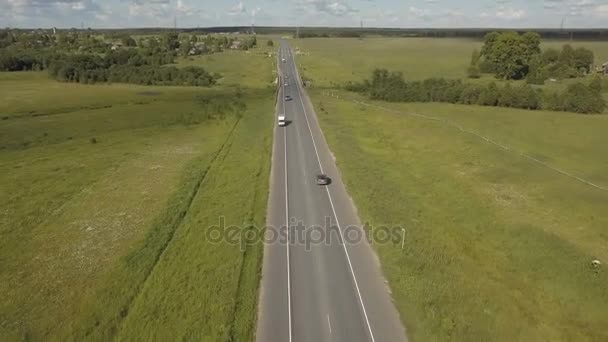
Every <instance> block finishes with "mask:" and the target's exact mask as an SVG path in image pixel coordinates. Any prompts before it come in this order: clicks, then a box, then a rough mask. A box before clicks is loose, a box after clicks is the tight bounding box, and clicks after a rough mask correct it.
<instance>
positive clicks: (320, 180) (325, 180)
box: [317, 174, 331, 185]
mask: <svg viewBox="0 0 608 342" xmlns="http://www.w3.org/2000/svg"><path fill="white" fill-rule="evenodd" d="M330 183H331V178H329V177H328V176H327V175H324V174H320V175H317V185H329V184H330Z"/></svg>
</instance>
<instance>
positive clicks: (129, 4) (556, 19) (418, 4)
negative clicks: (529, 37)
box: [0, 0, 608, 28]
mask: <svg viewBox="0 0 608 342" xmlns="http://www.w3.org/2000/svg"><path fill="white" fill-rule="evenodd" d="M174 18H177V24H178V26H179V27H197V26H200V27H206V26H233V25H250V24H251V23H255V24H256V25H260V26H262V25H269V26H296V25H297V26H359V25H360V22H361V21H363V25H364V26H368V27H370V26H374V27H454V28H458V27H515V28H516V27H559V26H560V24H561V22H562V20H565V26H567V27H576V28H585V27H601V28H607V27H608V0H528V1H525V0H462V1H459V0H415V1H414V0H241V1H239V0H215V1H209V0H202V1H200V0H199V1H194V0H104V1H102V0H0V27H6V26H10V27H53V26H55V27H80V25H81V23H84V25H85V26H86V27H93V28H102V27H149V26H155V27H159V26H161V27H172V26H173V22H174Z"/></svg>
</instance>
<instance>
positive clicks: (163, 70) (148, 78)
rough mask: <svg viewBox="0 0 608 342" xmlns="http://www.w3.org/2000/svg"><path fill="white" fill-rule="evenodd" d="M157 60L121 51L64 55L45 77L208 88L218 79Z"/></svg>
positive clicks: (78, 80) (217, 76)
mask: <svg viewBox="0 0 608 342" xmlns="http://www.w3.org/2000/svg"><path fill="white" fill-rule="evenodd" d="M159 58H160V57H159V56H144V55H142V54H140V53H139V52H137V51H136V50H122V51H118V52H112V53H109V54H107V55H105V56H98V55H66V56H63V58H61V59H56V60H54V61H52V62H51V63H50V65H49V67H48V72H49V75H50V76H51V77H52V78H54V79H56V80H58V81H63V82H78V83H84V84H89V83H100V82H118V83H134V84H143V85H189V86H211V85H213V84H215V83H216V81H217V79H218V78H219V75H217V74H212V73H209V72H207V71H206V70H205V69H203V68H199V67H186V68H176V67H173V66H162V65H163V64H165V63H163V60H159Z"/></svg>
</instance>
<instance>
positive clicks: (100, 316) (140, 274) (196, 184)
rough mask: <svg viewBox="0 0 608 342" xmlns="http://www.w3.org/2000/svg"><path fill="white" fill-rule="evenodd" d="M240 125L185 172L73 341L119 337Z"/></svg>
mask: <svg viewBox="0 0 608 342" xmlns="http://www.w3.org/2000/svg"><path fill="white" fill-rule="evenodd" d="M239 121H240V120H239V119H237V120H236V121H235V123H234V125H233V127H232V128H231V129H230V131H229V133H228V136H227V138H226V140H225V141H224V143H222V145H221V146H220V148H219V149H218V151H217V152H216V153H215V154H213V155H212V156H211V158H210V159H209V156H200V157H197V158H196V159H194V160H193V161H192V162H191V163H190V164H189V165H188V166H187V167H186V168H185V170H184V176H183V177H184V178H183V180H182V182H181V183H182V185H181V186H180V187H179V190H178V191H176V193H175V194H174V195H173V196H172V197H171V198H170V199H169V201H168V202H167V203H168V206H167V209H166V210H165V212H164V213H162V214H161V215H159V216H158V218H157V219H156V221H155V223H154V224H153V225H152V227H151V229H150V231H149V233H148V234H147V235H146V237H145V239H144V241H143V242H142V245H141V247H140V248H138V249H136V250H135V251H134V252H132V253H131V254H129V255H128V256H126V257H125V258H124V259H123V262H122V263H121V266H120V267H119V268H118V269H117V270H116V271H114V272H113V273H112V274H111V275H109V277H108V278H109V279H111V283H110V285H109V286H108V287H106V288H104V289H103V290H101V291H100V294H99V295H98V299H99V300H98V301H96V302H95V303H94V304H93V307H92V310H90V312H89V313H87V312H85V313H84V314H85V315H84V320H85V322H84V327H85V328H84V329H83V330H82V329H81V327H82V326H83V325H82V324H74V325H73V327H74V328H73V329H72V331H71V332H70V336H71V337H72V338H75V339H82V338H94V339H104V340H107V339H111V338H112V337H114V336H115V335H116V334H117V333H118V331H119V329H120V324H121V322H122V321H123V320H124V319H125V318H126V317H127V315H128V314H129V308H130V305H131V303H132V302H133V301H134V300H135V298H136V297H137V295H138V293H139V291H140V290H141V288H142V287H143V285H144V283H145V282H146V280H147V279H148V277H149V276H150V274H152V271H153V270H154V268H155V266H156V265H157V263H158V261H159V260H160V258H161V256H162V254H163V252H164V251H165V250H166V248H167V247H168V246H169V244H170V243H171V241H172V239H173V237H174V235H175V232H176V231H177V229H178V228H179V227H180V225H181V223H182V221H183V219H184V217H185V216H186V214H187V213H188V210H189V208H190V206H191V205H192V202H193V201H194V199H195V197H196V195H197V194H198V191H199V189H200V187H201V184H202V183H203V182H204V180H205V179H206V176H207V174H208V173H209V170H210V169H211V168H212V167H213V164H214V163H215V162H216V160H217V159H218V158H221V156H222V155H223V151H224V150H225V149H226V145H227V144H228V143H229V142H230V141H231V139H232V136H233V133H234V131H235V129H236V127H237V126H238V123H239ZM85 310H86V307H85Z"/></svg>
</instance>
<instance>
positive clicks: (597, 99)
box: [561, 83, 606, 114]
mask: <svg viewBox="0 0 608 342" xmlns="http://www.w3.org/2000/svg"><path fill="white" fill-rule="evenodd" d="M561 97H562V109H561V110H564V111H568V112H575V113H582V114H591V113H602V112H603V111H604V109H605V108H606V102H605V101H604V99H603V98H602V95H601V94H600V93H599V92H597V91H596V90H594V89H592V88H591V87H589V86H586V85H584V84H582V83H576V84H571V85H570V86H568V88H567V89H566V91H565V92H564V93H563V94H562V96H561Z"/></svg>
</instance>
